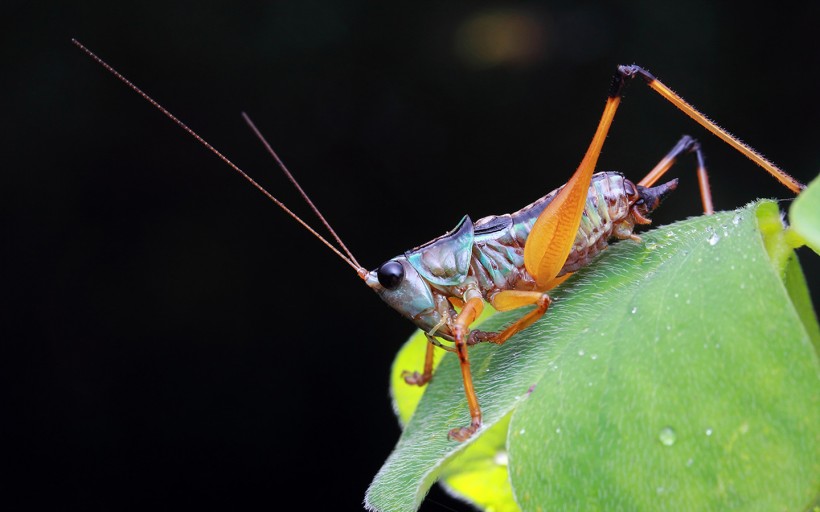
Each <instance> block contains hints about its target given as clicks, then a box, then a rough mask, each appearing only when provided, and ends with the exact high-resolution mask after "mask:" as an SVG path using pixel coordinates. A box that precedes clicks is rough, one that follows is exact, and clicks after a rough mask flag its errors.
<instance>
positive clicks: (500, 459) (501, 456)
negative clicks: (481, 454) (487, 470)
mask: <svg viewBox="0 0 820 512" xmlns="http://www.w3.org/2000/svg"><path fill="white" fill-rule="evenodd" d="M493 462H495V463H496V464H498V465H499V466H506V465H507V464H509V462H510V458H509V456H508V455H507V451H506V450H500V451H499V452H498V453H496V454H495V457H493Z"/></svg>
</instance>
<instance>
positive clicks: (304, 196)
mask: <svg viewBox="0 0 820 512" xmlns="http://www.w3.org/2000/svg"><path fill="white" fill-rule="evenodd" d="M242 119H244V120H245V122H246V123H248V126H249V127H250V128H251V130H253V133H254V134H255V135H256V137H257V138H258V139H259V140H260V141H261V142H262V144H263V145H264V146H265V149H267V150H268V153H270V155H271V156H272V157H273V159H274V160H276V163H277V164H278V165H279V168H280V169H282V172H284V173H285V176H287V177H288V179H289V180H290V182H291V183H293V186H294V187H296V190H298V191H299V193H300V194H302V199H304V200H305V202H306V203H307V204H308V206H310V209H311V210H313V213H315V214H316V216H317V217H319V220H320V221H322V224H324V225H325V227H326V228H327V230H328V231H330V234H331V235H333V238H334V239H335V240H336V242H338V243H339V245H340V246H341V247H342V249H343V250H344V252H345V254H347V255H348V256H349V257H350V259H351V260H352V261H353V263H355V264H356V265H358V266H359V267H361V265H359V262H358V261H356V258H355V257H354V256H353V253H352V252H350V249H348V248H347V246H346V245H345V244H344V242H342V239H341V238H339V235H337V234H336V230H334V229H333V228H332V227H331V226H330V223H329V222H328V221H327V220H326V219H325V216H324V215H322V212H320V211H319V208H317V207H316V205H315V204H313V201H311V200H310V197H308V195H307V193H305V191H304V190H303V189H302V186H301V185H299V182H298V181H296V178H294V177H293V174H292V173H291V172H290V170H288V168H287V166H286V165H285V164H284V162H282V159H281V158H279V155H277V154H276V151H274V150H273V148H272V147H271V145H270V143H268V140H267V139H266V138H265V136H264V135H262V132H260V131H259V128H257V127H256V125H255V124H254V122H253V121H251V117H250V116H249V115H248V114H246V113H245V112H242Z"/></svg>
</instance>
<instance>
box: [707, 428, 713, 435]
mask: <svg viewBox="0 0 820 512" xmlns="http://www.w3.org/2000/svg"><path fill="white" fill-rule="evenodd" d="M706 435H707V436H711V435H712V429H711V428H707V429H706Z"/></svg>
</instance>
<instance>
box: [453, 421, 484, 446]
mask: <svg viewBox="0 0 820 512" xmlns="http://www.w3.org/2000/svg"><path fill="white" fill-rule="evenodd" d="M480 426H481V424H480V423H475V422H473V423H471V424H470V426H469V427H461V428H454V429H452V430H450V432H448V433H447V439H452V440H453V441H458V442H459V443H463V442H464V441H466V440H467V439H470V437H472V435H473V434H475V432H476V430H478V428H479V427H480Z"/></svg>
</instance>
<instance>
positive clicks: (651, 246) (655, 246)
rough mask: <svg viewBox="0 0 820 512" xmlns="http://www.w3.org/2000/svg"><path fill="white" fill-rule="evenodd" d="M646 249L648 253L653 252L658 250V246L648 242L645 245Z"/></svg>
mask: <svg viewBox="0 0 820 512" xmlns="http://www.w3.org/2000/svg"><path fill="white" fill-rule="evenodd" d="M646 248H647V249H648V250H650V251H654V250H655V249H657V248H658V244H656V243H655V242H649V243H648V244H646Z"/></svg>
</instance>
